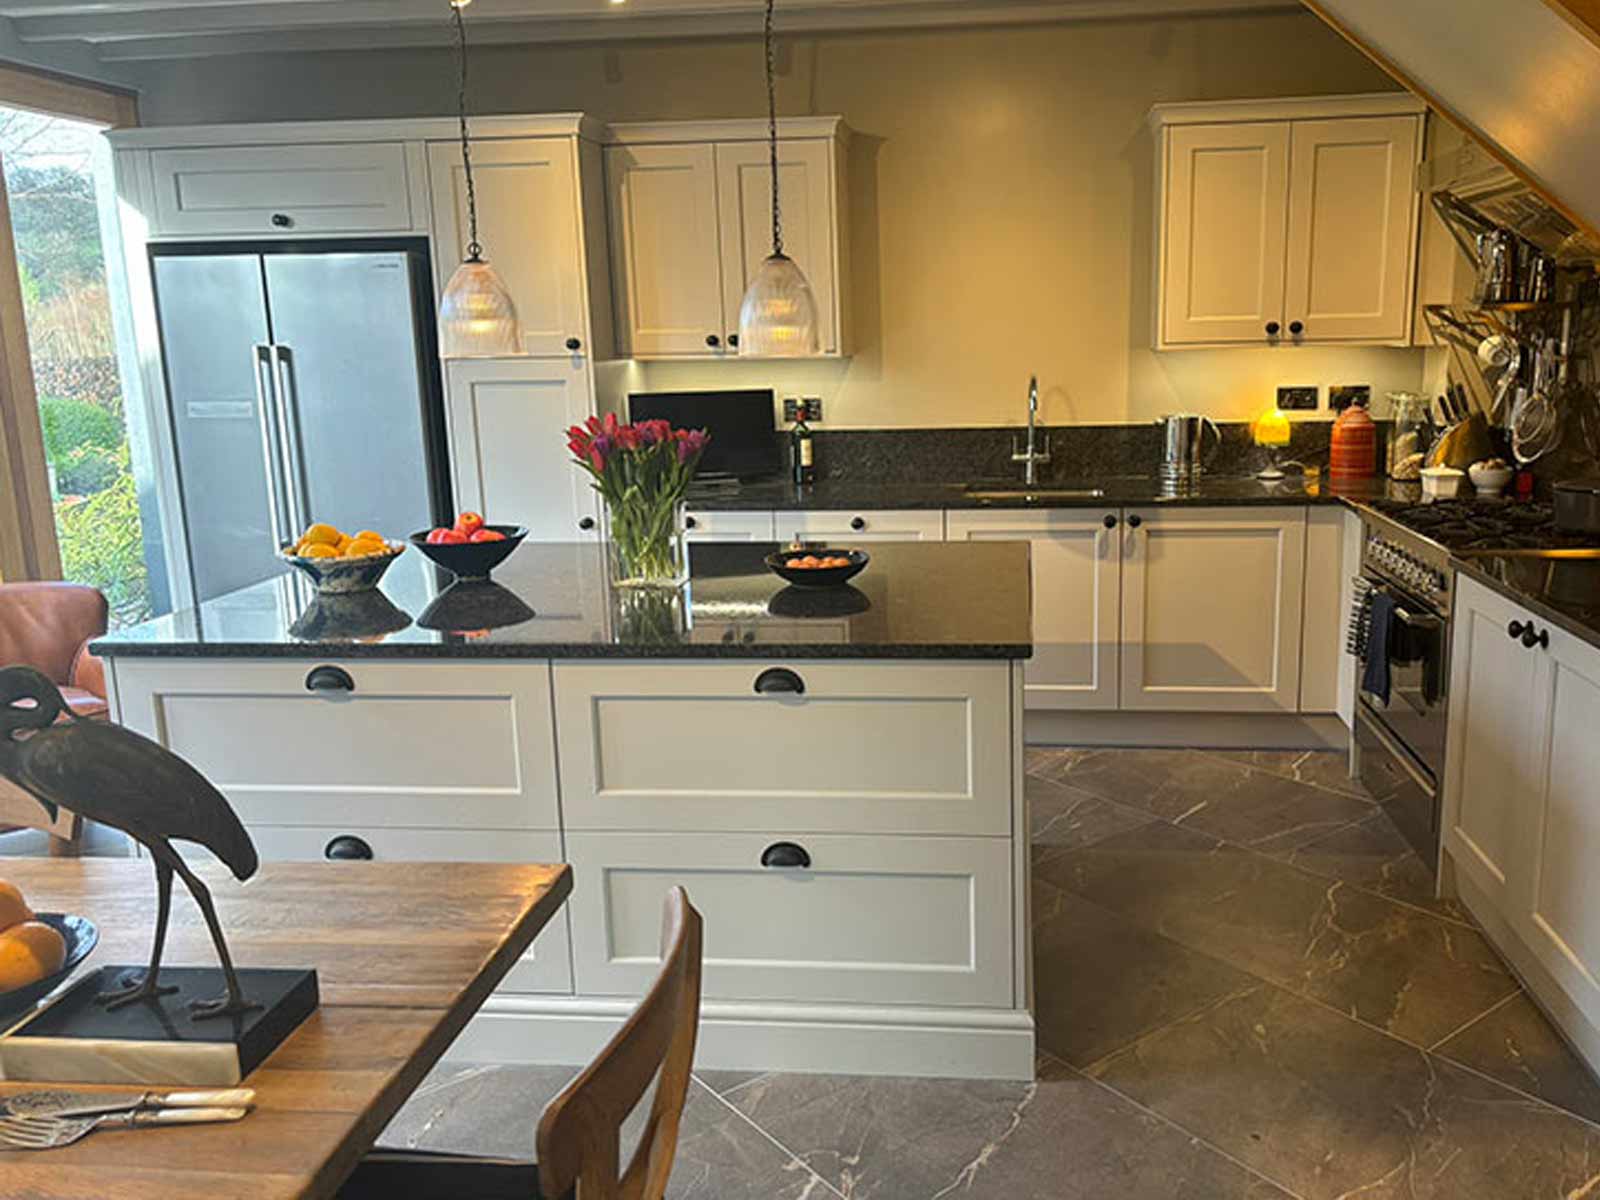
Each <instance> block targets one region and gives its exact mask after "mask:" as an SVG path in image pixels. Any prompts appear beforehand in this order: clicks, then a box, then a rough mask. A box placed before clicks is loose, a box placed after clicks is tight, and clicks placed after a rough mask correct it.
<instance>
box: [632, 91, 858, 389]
mask: <svg viewBox="0 0 1600 1200" xmlns="http://www.w3.org/2000/svg"><path fill="white" fill-rule="evenodd" d="M609 136H610V139H611V144H610V145H608V146H607V147H606V149H605V168H606V195H607V206H608V211H609V222H610V230H611V269H612V290H613V294H614V296H615V298H616V316H617V326H618V334H617V337H618V344H619V349H620V353H621V354H623V355H624V356H625V357H631V358H646V359H648V358H722V357H727V356H729V355H732V354H737V353H738V332H739V306H740V303H741V301H742V300H743V297H744V293H745V289H746V287H747V286H748V285H749V282H750V279H751V278H752V277H753V276H754V274H755V271H756V269H757V268H758V267H759V266H760V264H761V262H762V260H763V259H765V258H766V257H767V255H769V254H770V253H771V252H772V207H771V204H772V201H771V196H772V183H771V174H770V166H769V161H768V150H767V142H766V126H765V125H764V124H762V123H759V122H749V121H710V122H670V123H651V124H639V125H614V126H612V127H611V130H610V134H609ZM846 137H847V132H846V130H845V127H844V125H843V123H842V122H841V121H840V120H839V119H838V118H836V117H826V118H799V119H794V120H785V121H780V122H779V139H780V140H779V159H778V178H779V189H780V193H781V196H782V200H783V218H784V221H783V229H784V248H785V251H786V253H788V254H789V256H790V257H791V258H793V259H794V260H795V262H796V263H798V264H799V265H800V267H801V269H802V270H803V271H804V272H805V273H806V278H807V280H808V281H809V282H810V284H811V290H812V294H813V295H814V296H815V297H816V301H817V308H818V314H819V318H820V323H821V349H820V353H821V354H822V355H824V356H828V355H840V354H844V353H846V352H847V332H848V305H847V304H846V302H845V295H844V293H845V292H846V290H847V288H846V286H845V285H846V283H847V282H848V276H847V264H848V244H849V240H848V239H849V231H848V228H847V220H846V213H845V201H844V195H845V193H844V173H845V167H844V147H845V144H846Z"/></svg>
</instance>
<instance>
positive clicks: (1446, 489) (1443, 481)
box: [1422, 467, 1467, 500]
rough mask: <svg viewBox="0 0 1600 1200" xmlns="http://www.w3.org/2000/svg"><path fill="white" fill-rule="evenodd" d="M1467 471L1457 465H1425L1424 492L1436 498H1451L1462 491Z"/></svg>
mask: <svg viewBox="0 0 1600 1200" xmlns="http://www.w3.org/2000/svg"><path fill="white" fill-rule="evenodd" d="M1466 477H1467V473H1466V472H1465V471H1462V470H1460V469H1458V468H1456V467H1424V468H1423V469H1422V494H1423V495H1424V496H1428V497H1430V498H1431V499H1434V500H1450V499H1452V498H1454V497H1455V496H1457V495H1459V494H1460V492H1461V481H1462V480H1463V479H1465V478H1466Z"/></svg>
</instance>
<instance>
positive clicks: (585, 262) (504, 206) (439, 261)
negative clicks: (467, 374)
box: [428, 137, 609, 357]
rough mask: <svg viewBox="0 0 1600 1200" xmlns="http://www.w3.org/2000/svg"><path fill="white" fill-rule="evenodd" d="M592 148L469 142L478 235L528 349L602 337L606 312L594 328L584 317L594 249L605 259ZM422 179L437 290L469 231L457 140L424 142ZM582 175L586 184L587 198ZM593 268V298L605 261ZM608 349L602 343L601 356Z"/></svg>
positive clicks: (565, 142)
mask: <svg viewBox="0 0 1600 1200" xmlns="http://www.w3.org/2000/svg"><path fill="white" fill-rule="evenodd" d="M585 151H587V153H588V155H591V156H593V161H592V164H587V167H588V169H587V171H585V170H584V169H582V166H581V163H582V160H583V158H584V157H585ZM598 153H599V150H598V147H596V146H594V145H593V144H592V143H587V142H583V141H581V140H580V139H578V138H574V137H530V138H504V139H485V140H480V141H478V142H477V143H476V144H474V146H473V148H472V175H473V182H474V188H475V193H476V197H477V206H478V237H479V240H480V241H481V242H482V244H483V252H484V257H485V258H486V259H487V260H488V261H489V262H490V263H492V264H493V265H494V269H495V270H496V271H497V272H498V273H499V275H500V278H501V279H502V280H503V281H504V282H505V285H506V288H507V290H508V291H510V293H511V299H512V302H513V303H514V304H515V305H516V308H517V322H518V324H519V325H520V327H521V332H522V345H523V350H524V351H525V352H526V353H528V354H533V355H541V356H546V357H557V356H562V355H568V354H586V355H588V354H593V353H594V350H593V346H592V344H591V343H592V342H593V340H594V338H595V337H596V336H600V337H605V336H606V331H607V328H608V327H609V320H606V319H602V320H601V321H599V322H597V323H598V324H599V325H600V326H601V328H600V329H598V330H596V329H593V328H591V321H590V317H589V309H590V296H589V294H590V282H591V281H590V278H589V262H590V259H591V257H594V258H595V259H596V260H597V262H599V263H601V264H603V262H604V258H605V225H604V216H603V213H602V211H601V204H600V201H599V195H600V193H599V187H600V180H599V174H600V169H599V162H598ZM584 176H588V177H589V178H584ZM428 178H429V185H430V190H431V193H432V196H431V198H432V204H433V229H434V238H435V259H436V261H435V264H434V265H435V268H436V272H437V275H438V285H439V289H440V291H441V292H442V291H443V290H444V286H445V284H446V282H448V280H449V278H450V276H451V274H452V273H454V271H455V269H456V268H457V267H458V266H459V265H460V264H461V260H462V258H463V257H464V255H465V253H466V247H467V240H468V237H469V232H468V231H469V225H468V221H467V188H466V173H465V171H464V170H463V168H462V163H461V147H460V146H459V145H458V144H457V143H455V142H453V141H452V142H431V143H429V145H428ZM580 180H581V181H582V182H583V183H587V184H589V185H590V197H589V199H590V203H589V204H588V205H587V206H586V205H585V195H584V189H583V188H582V187H581V186H580ZM591 242H593V243H594V246H593V249H592V252H591V249H590V243H591ZM595 274H596V278H597V280H598V282H599V285H600V288H601V295H600V296H599V297H598V298H597V300H598V301H604V300H606V299H607V297H606V294H605V290H604V289H605V282H604V281H605V273H604V270H603V269H599V270H597V271H596V273H595ZM597 306H598V305H597ZM607 352H608V348H607V347H602V351H601V353H602V356H603V355H604V354H605V353H607Z"/></svg>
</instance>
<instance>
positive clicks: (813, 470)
mask: <svg viewBox="0 0 1600 1200" xmlns="http://www.w3.org/2000/svg"><path fill="white" fill-rule="evenodd" d="M789 465H790V477H791V478H792V479H793V480H794V483H795V486H796V487H805V486H806V485H808V484H811V483H815V482H816V478H817V460H816V449H815V446H814V445H813V443H812V440H811V426H809V425H807V424H806V402H805V401H804V400H801V401H798V402H797V403H796V404H795V410H794V425H793V426H792V427H791V428H790V430H789Z"/></svg>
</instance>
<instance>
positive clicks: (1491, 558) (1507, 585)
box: [1453, 554, 1600, 649]
mask: <svg viewBox="0 0 1600 1200" xmlns="http://www.w3.org/2000/svg"><path fill="white" fill-rule="evenodd" d="M1453 561H1454V562H1455V565H1456V570H1457V571H1458V572H1460V573H1461V574H1463V575H1466V576H1469V577H1470V578H1472V579H1476V580H1477V581H1478V582H1479V583H1481V584H1483V585H1485V586H1486V587H1488V588H1491V589H1493V590H1494V591H1496V592H1499V593H1500V594H1501V595H1502V596H1504V597H1506V598H1507V599H1508V600H1512V601H1515V602H1516V603H1517V604H1521V605H1523V606H1524V607H1526V608H1527V609H1528V610H1529V611H1530V612H1533V613H1536V614H1537V615H1538V616H1540V617H1543V618H1544V619H1545V620H1546V621H1549V622H1550V623H1551V624H1553V625H1557V626H1559V627H1560V628H1562V629H1565V630H1566V631H1567V632H1568V633H1570V634H1572V636H1573V637H1576V638H1581V639H1583V640H1584V641H1586V642H1588V643H1589V644H1590V645H1591V646H1594V647H1595V648H1596V649H1600V558H1555V559H1551V558H1529V557H1521V556H1518V555H1514V554H1491V555H1484V556H1478V555H1474V556H1472V557H1471V558H1457V559H1454V560H1453Z"/></svg>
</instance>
